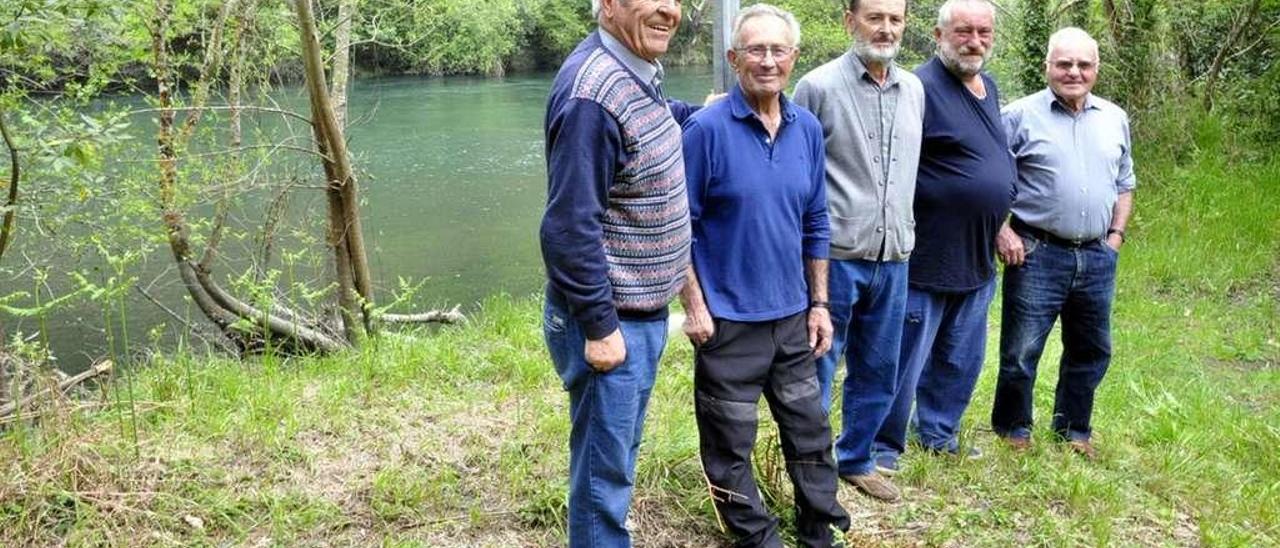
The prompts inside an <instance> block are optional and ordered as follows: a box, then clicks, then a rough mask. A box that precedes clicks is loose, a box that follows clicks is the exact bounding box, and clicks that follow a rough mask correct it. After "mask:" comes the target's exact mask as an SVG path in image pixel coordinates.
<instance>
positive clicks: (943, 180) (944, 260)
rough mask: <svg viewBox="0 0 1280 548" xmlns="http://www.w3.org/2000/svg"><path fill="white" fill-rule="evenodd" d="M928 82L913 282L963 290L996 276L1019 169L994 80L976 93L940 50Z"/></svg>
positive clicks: (927, 69) (925, 76)
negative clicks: (998, 245) (1000, 237)
mask: <svg viewBox="0 0 1280 548" xmlns="http://www.w3.org/2000/svg"><path fill="white" fill-rule="evenodd" d="M916 76H919V77H920V82H921V83H922V84H924V98H925V102H924V105H925V106H924V139H923V142H922V143H921V147H920V168H919V172H918V174H917V176H916V195H915V217H916V248H915V250H914V251H912V253H911V262H910V274H909V276H910V278H909V280H910V282H909V283H910V285H911V287H913V288H916V289H922V290H925V291H933V292H938V293H964V292H969V291H973V290H975V289H978V288H980V287H982V286H983V285H985V284H986V283H987V282H988V281H990V280H991V278H992V277H993V276H995V271H996V270H995V262H994V257H995V240H996V233H997V232H999V231H1000V225H1001V224H1003V223H1004V220H1005V217H1007V216H1008V215H1009V206H1010V203H1011V202H1012V200H1013V193H1014V186H1013V185H1014V182H1015V180H1016V179H1017V171H1016V168H1015V166H1014V162H1013V155H1011V154H1010V153H1009V147H1008V142H1007V140H1006V139H1005V133H1004V125H1003V123H1002V122H1001V120H1000V98H999V92H998V91H997V90H996V83H995V81H993V80H992V79H991V78H990V77H989V76H987V75H986V74H982V75H981V77H982V79H983V83H984V84H985V85H986V88H987V96H986V97H985V98H983V99H978V98H977V97H975V96H974V95H973V93H970V92H969V90H968V89H967V88H965V87H964V83H962V82H961V81H960V80H959V79H958V78H956V77H955V75H953V74H951V72H950V71H948V70H947V68H946V67H945V66H943V64H942V61H940V60H939V59H938V58H937V57H936V56H935V57H934V58H932V59H930V60H929V61H928V62H927V63H925V64H923V65H921V66H920V67H919V68H917V69H916Z"/></svg>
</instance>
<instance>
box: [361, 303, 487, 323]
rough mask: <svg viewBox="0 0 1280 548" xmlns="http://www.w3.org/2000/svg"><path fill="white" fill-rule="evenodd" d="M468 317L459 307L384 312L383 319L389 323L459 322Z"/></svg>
mask: <svg viewBox="0 0 1280 548" xmlns="http://www.w3.org/2000/svg"><path fill="white" fill-rule="evenodd" d="M465 319H467V318H466V316H463V315H462V311H461V310H459V307H457V306H454V307H453V308H452V309H450V310H432V311H430V312H419V313H416V314H383V315H382V321H384V322H387V323H458V322H461V321H463V320H465Z"/></svg>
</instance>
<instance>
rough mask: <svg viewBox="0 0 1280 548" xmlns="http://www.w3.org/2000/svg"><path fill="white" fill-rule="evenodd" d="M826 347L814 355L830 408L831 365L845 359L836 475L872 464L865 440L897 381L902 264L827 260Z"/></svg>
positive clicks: (903, 280)
mask: <svg viewBox="0 0 1280 548" xmlns="http://www.w3.org/2000/svg"><path fill="white" fill-rule="evenodd" d="M828 289H829V291H830V301H831V324H832V325H833V326H834V327H835V336H834V337H833V338H832V345H831V351H830V352H828V353H826V354H825V355H824V356H822V358H820V359H819V360H818V382H820V383H821V385H822V402H823V406H824V407H826V408H827V409H828V410H830V409H831V385H832V383H833V381H834V379H835V374H836V364H837V363H838V362H839V360H840V357H841V356H844V358H845V367H847V368H848V374H847V375H846V376H845V379H844V387H843V388H844V389H843V396H842V397H843V398H844V403H843V404H842V406H841V410H840V411H841V412H840V436H839V437H837V438H836V466H837V468H838V469H839V471H840V474H841V475H859V474H866V473H868V472H871V471H872V470H874V469H875V461H874V460H872V455H871V444H872V442H874V441H875V436H876V432H877V431H879V430H880V425H881V424H882V423H883V422H884V418H885V416H886V415H888V413H889V406H890V405H891V404H893V397H894V393H895V392H894V391H895V389H896V388H897V384H898V351H899V346H900V343H901V341H902V319H903V315H904V311H905V309H906V304H907V263H906V262H876V261H859V260H854V261H840V260H832V261H831V274H830V282H829V284H828Z"/></svg>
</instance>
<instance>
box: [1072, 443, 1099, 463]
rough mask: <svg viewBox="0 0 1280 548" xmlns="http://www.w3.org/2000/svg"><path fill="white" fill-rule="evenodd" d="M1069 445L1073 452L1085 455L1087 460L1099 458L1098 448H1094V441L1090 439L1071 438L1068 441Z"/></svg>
mask: <svg viewBox="0 0 1280 548" xmlns="http://www.w3.org/2000/svg"><path fill="white" fill-rule="evenodd" d="M1067 446H1068V447H1070V448H1071V452H1072V453H1075V454H1077V455H1080V456H1082V457H1084V458H1085V459H1086V460H1091V461H1094V460H1098V450H1097V449H1094V448H1093V443H1092V442H1090V441H1089V440H1071V441H1069V442H1067Z"/></svg>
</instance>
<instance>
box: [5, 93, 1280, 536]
mask: <svg viewBox="0 0 1280 548" xmlns="http://www.w3.org/2000/svg"><path fill="white" fill-rule="evenodd" d="M1157 123H1163V124H1167V125H1168V126H1170V127H1178V128H1182V129H1183V130H1185V135H1186V137H1185V138H1182V139H1181V140H1177V141H1176V146H1175V145H1169V146H1164V147H1163V148H1159V147H1151V146H1143V147H1142V148H1141V149H1140V151H1141V152H1142V153H1141V154H1140V156H1139V158H1138V165H1139V177H1140V187H1139V190H1138V194H1137V213H1136V215H1135V218H1134V220H1133V224H1132V228H1131V230H1130V237H1129V243H1128V244H1127V245H1126V246H1125V248H1124V249H1123V251H1122V257H1121V266H1120V278H1119V286H1118V294H1117V298H1116V310H1115V319H1114V322H1113V323H1114V326H1115V359H1114V362H1113V365H1112V368H1111V371H1110V372H1109V374H1108V376H1107V379H1106V380H1105V381H1104V383H1103V385H1102V387H1101V389H1100V391H1099V397H1098V402H1097V406H1096V413H1095V417H1096V422H1095V429H1096V432H1097V434H1096V436H1097V437H1096V441H1097V442H1098V445H1099V446H1100V448H1101V452H1102V457H1101V459H1100V460H1099V461H1098V462H1092V463H1091V462H1086V461H1084V460H1081V459H1079V458H1076V457H1075V456H1074V455H1072V454H1071V453H1070V452H1069V451H1066V450H1064V449H1063V448H1062V447H1061V446H1059V445H1058V444H1056V443H1054V442H1052V441H1051V439H1050V436H1049V435H1048V434H1047V432H1044V431H1041V430H1037V431H1036V432H1035V436H1034V438H1035V442H1036V446H1035V448H1034V449H1033V450H1032V451H1031V452H1030V453H1027V454H1014V453H1011V452H1009V451H1006V450H1005V449H1004V448H1003V447H1002V446H1001V445H1000V444H998V443H996V442H995V441H994V440H993V438H992V436H991V434H990V432H989V431H987V429H986V424H987V415H988V413H989V409H990V407H989V406H990V402H991V397H992V391H993V387H994V379H995V367H994V365H995V362H996V359H995V356H994V354H995V352H994V347H995V346H994V345H995V341H996V340H997V337H998V333H999V328H998V325H996V324H998V316H999V314H998V310H999V305H998V304H997V305H996V306H995V307H994V308H993V311H994V314H993V316H992V319H993V325H992V326H991V341H992V351H990V352H988V354H989V356H988V364H987V368H986V370H985V371H984V374H983V376H982V378H981V380H980V383H979V386H978V390H977V393H976V395H975V397H974V403H973V405H972V407H971V409H970V412H969V414H968V416H967V417H966V419H965V429H964V432H963V434H962V435H963V437H964V442H965V443H972V444H974V445H976V446H978V447H980V448H982V449H984V450H985V451H986V453H987V455H988V457H987V458H986V459H983V460H979V461H958V460H953V459H948V458H940V457H935V456H928V455H925V454H923V453H922V452H920V451H909V452H908V453H907V454H906V456H905V457H904V460H903V461H902V464H903V471H902V474H901V475H900V476H899V479H898V480H897V481H898V483H899V484H900V485H902V486H903V487H904V488H905V494H906V496H905V500H904V501H903V502H901V503H899V504H894V505H883V504H879V503H873V502H869V501H868V500H867V499H865V498H860V497H858V496H857V495H856V494H852V493H848V492H844V493H842V499H843V500H845V502H846V506H847V508H848V509H849V510H850V512H851V514H852V515H853V516H854V522H855V523H854V529H853V531H852V532H851V534H850V541H851V544H854V545H864V544H890V545H907V544H916V543H920V542H923V543H925V544H928V545H952V546H1007V545H1014V544H1018V545H1024V544H1032V545H1055V546H1061V545H1093V546H1101V545H1200V544H1205V545H1212V546H1260V545H1276V544H1278V543H1280V460H1278V458H1277V456H1276V455H1277V452H1276V450H1275V448H1276V447H1277V446H1280V426H1277V425H1280V367H1278V364H1280V343H1278V342H1277V339H1278V338H1280V335H1278V333H1280V309H1278V308H1277V307H1278V306H1280V305H1278V304H1277V303H1278V301H1280V261H1278V260H1277V256H1278V253H1277V252H1278V251H1280V188H1277V186H1278V183H1277V182H1278V181H1280V160H1276V159H1274V158H1269V157H1265V156H1260V155H1256V154H1254V155H1250V154H1248V153H1247V152H1241V151H1237V150H1233V144H1232V142H1231V141H1232V136H1231V132H1230V130H1229V129H1228V128H1226V127H1224V126H1223V125H1222V124H1221V123H1220V122H1213V121H1197V120H1190V121H1185V120H1166V119H1153V120H1152V121H1151V122H1150V125H1148V126H1147V128H1144V131H1147V130H1149V129H1152V128H1154V127H1155V126H1156V125H1157ZM1179 135H1181V134H1179ZM1165 142H1172V141H1165ZM104 315H105V316H106V318H107V321H108V323H111V319H112V318H118V320H117V322H118V327H120V328H123V327H124V323H123V318H124V317H123V316H122V315H120V313H119V311H118V310H116V309H114V308H113V307H108V308H105V309H104ZM540 320H541V315H540V306H539V303H538V301H537V299H536V298H512V297H507V296H501V297H495V298H492V299H489V300H488V301H486V302H485V303H484V305H483V307H482V309H481V311H479V312H478V313H477V314H475V315H474V316H473V318H472V319H471V321H470V322H469V323H467V324H466V325H462V326H457V327H449V328H442V329H430V330H423V331H419V332H410V333H388V334H386V335H384V336H382V337H381V338H378V339H375V340H372V341H369V344H367V345H365V347H364V348H363V349H362V350H360V351H353V352H349V353H345V354H340V355H334V356H329V357H321V358H291V357H287V356H281V355H274V354H268V355H265V356H262V357H259V358H256V359H251V360H248V361H244V362H240V361H232V360H227V359H223V358H211V357H207V356H203V355H200V354H197V353H193V352H191V351H182V352H177V353H173V354H163V353H160V352H153V353H152V354H151V355H150V358H149V360H150V361H149V363H146V364H142V365H140V366H138V367H137V368H136V369H135V370H134V373H133V375H132V378H131V381H132V382H120V381H117V382H114V383H112V384H110V385H108V386H107V387H106V392H107V394H108V396H107V399H106V401H105V402H104V404H105V405H106V407H105V408H99V409H97V410H86V411H70V410H68V411H65V412H62V413H51V414H49V413H46V414H43V415H41V417H42V418H40V419H39V422H37V423H32V422H23V423H18V424H10V425H8V426H5V427H3V428H6V430H4V431H3V432H0V478H3V479H0V545H4V546H23V545H60V544H68V545H99V544H108V545H118V544H120V545H128V544H147V545H193V544H194V545H214V544H216V545H225V544H244V545H258V544H276V545H368V544H385V545H429V546H456V545H462V544H472V545H477V546H513V545H524V546H545V545H551V544H557V543H560V542H562V541H563V538H564V537H563V535H564V530H563V527H564V525H563V524H564V519H565V483H566V480H565V478H566V476H567V466H568V458H567V455H566V440H567V438H568V420H567V402H566V398H565V396H564V394H563V391H562V390H561V387H560V384H559V380H558V379H557V378H556V376H555V374H554V372H553V371H552V368H551V367H550V365H549V364H548V362H547V359H546V357H545V351H544V349H543V344H542V336H541V328H540ZM121 342H122V343H123V341H121ZM1058 352H1059V348H1058V345H1057V343H1056V342H1054V343H1052V344H1051V346H1050V348H1049V349H1048V351H1047V352H1046V355H1045V359H1044V363H1043V365H1042V367H1041V371H1042V374H1041V377H1042V378H1041V380H1040V383H1039V389H1038V390H1037V392H1036V409H1037V416H1038V417H1040V418H1042V419H1043V418H1045V417H1047V416H1048V413H1049V411H1050V409H1051V407H1052V394H1053V390H1052V386H1053V383H1055V382H1056V368H1055V367H1053V366H1052V364H1053V362H1054V360H1055V359H1056V356H1057V355H1058ZM121 358H122V359H127V356H122V357H121ZM691 363H692V356H691V353H690V351H689V347H688V345H687V343H685V342H684V341H682V340H679V338H678V337H673V338H672V340H671V341H670V343H669V347H668V351H667V354H666V358H665V359H664V363H663V364H662V366H661V368H660V374H659V380H658V384H657V387H656V389H655V392H654V395H653V399H652V404H651V410H650V415H649V420H648V423H647V425H646V438H645V440H646V441H645V444H644V446H643V450H642V455H641V459H640V464H639V470H638V478H637V487H636V493H635V504H634V511H633V514H632V521H633V525H634V526H635V528H636V537H637V541H638V544H643V545H650V546H663V545H668V546H691V545H708V544H711V545H714V544H716V543H721V542H724V541H725V537H723V536H722V535H721V534H720V533H719V532H718V530H717V524H716V518H715V515H714V512H713V511H712V509H711V506H710V503H709V500H708V497H707V495H706V490H705V484H704V480H703V476H702V471H701V466H700V465H699V461H698V455H697V447H698V443H697V431H696V425H695V422H694V420H693V413H692V407H693V405H692V367H691ZM762 415H767V410H765V408H762ZM833 415H835V414H833ZM761 424H762V431H761V435H760V439H761V443H760V444H759V445H760V447H759V448H758V451H757V469H758V470H759V472H760V474H759V476H760V478H761V480H762V489H763V490H765V491H766V492H767V493H769V495H770V496H769V499H770V500H771V501H773V507H774V509H775V511H777V512H778V513H779V514H781V515H783V516H786V517H785V518H784V519H786V520H788V523H789V520H790V517H789V516H787V514H788V512H789V511H788V508H787V506H788V504H789V497H790V494H789V492H788V489H789V488H788V486H787V485H786V480H785V474H782V473H780V470H781V463H780V460H781V459H780V457H779V455H777V453H778V450H777V448H776V447H772V446H771V444H770V443H769V442H768V440H770V439H772V436H774V435H775V434H774V430H773V429H772V427H771V426H769V424H770V421H768V420H767V419H764V418H763V417H762V421H761Z"/></svg>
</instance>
